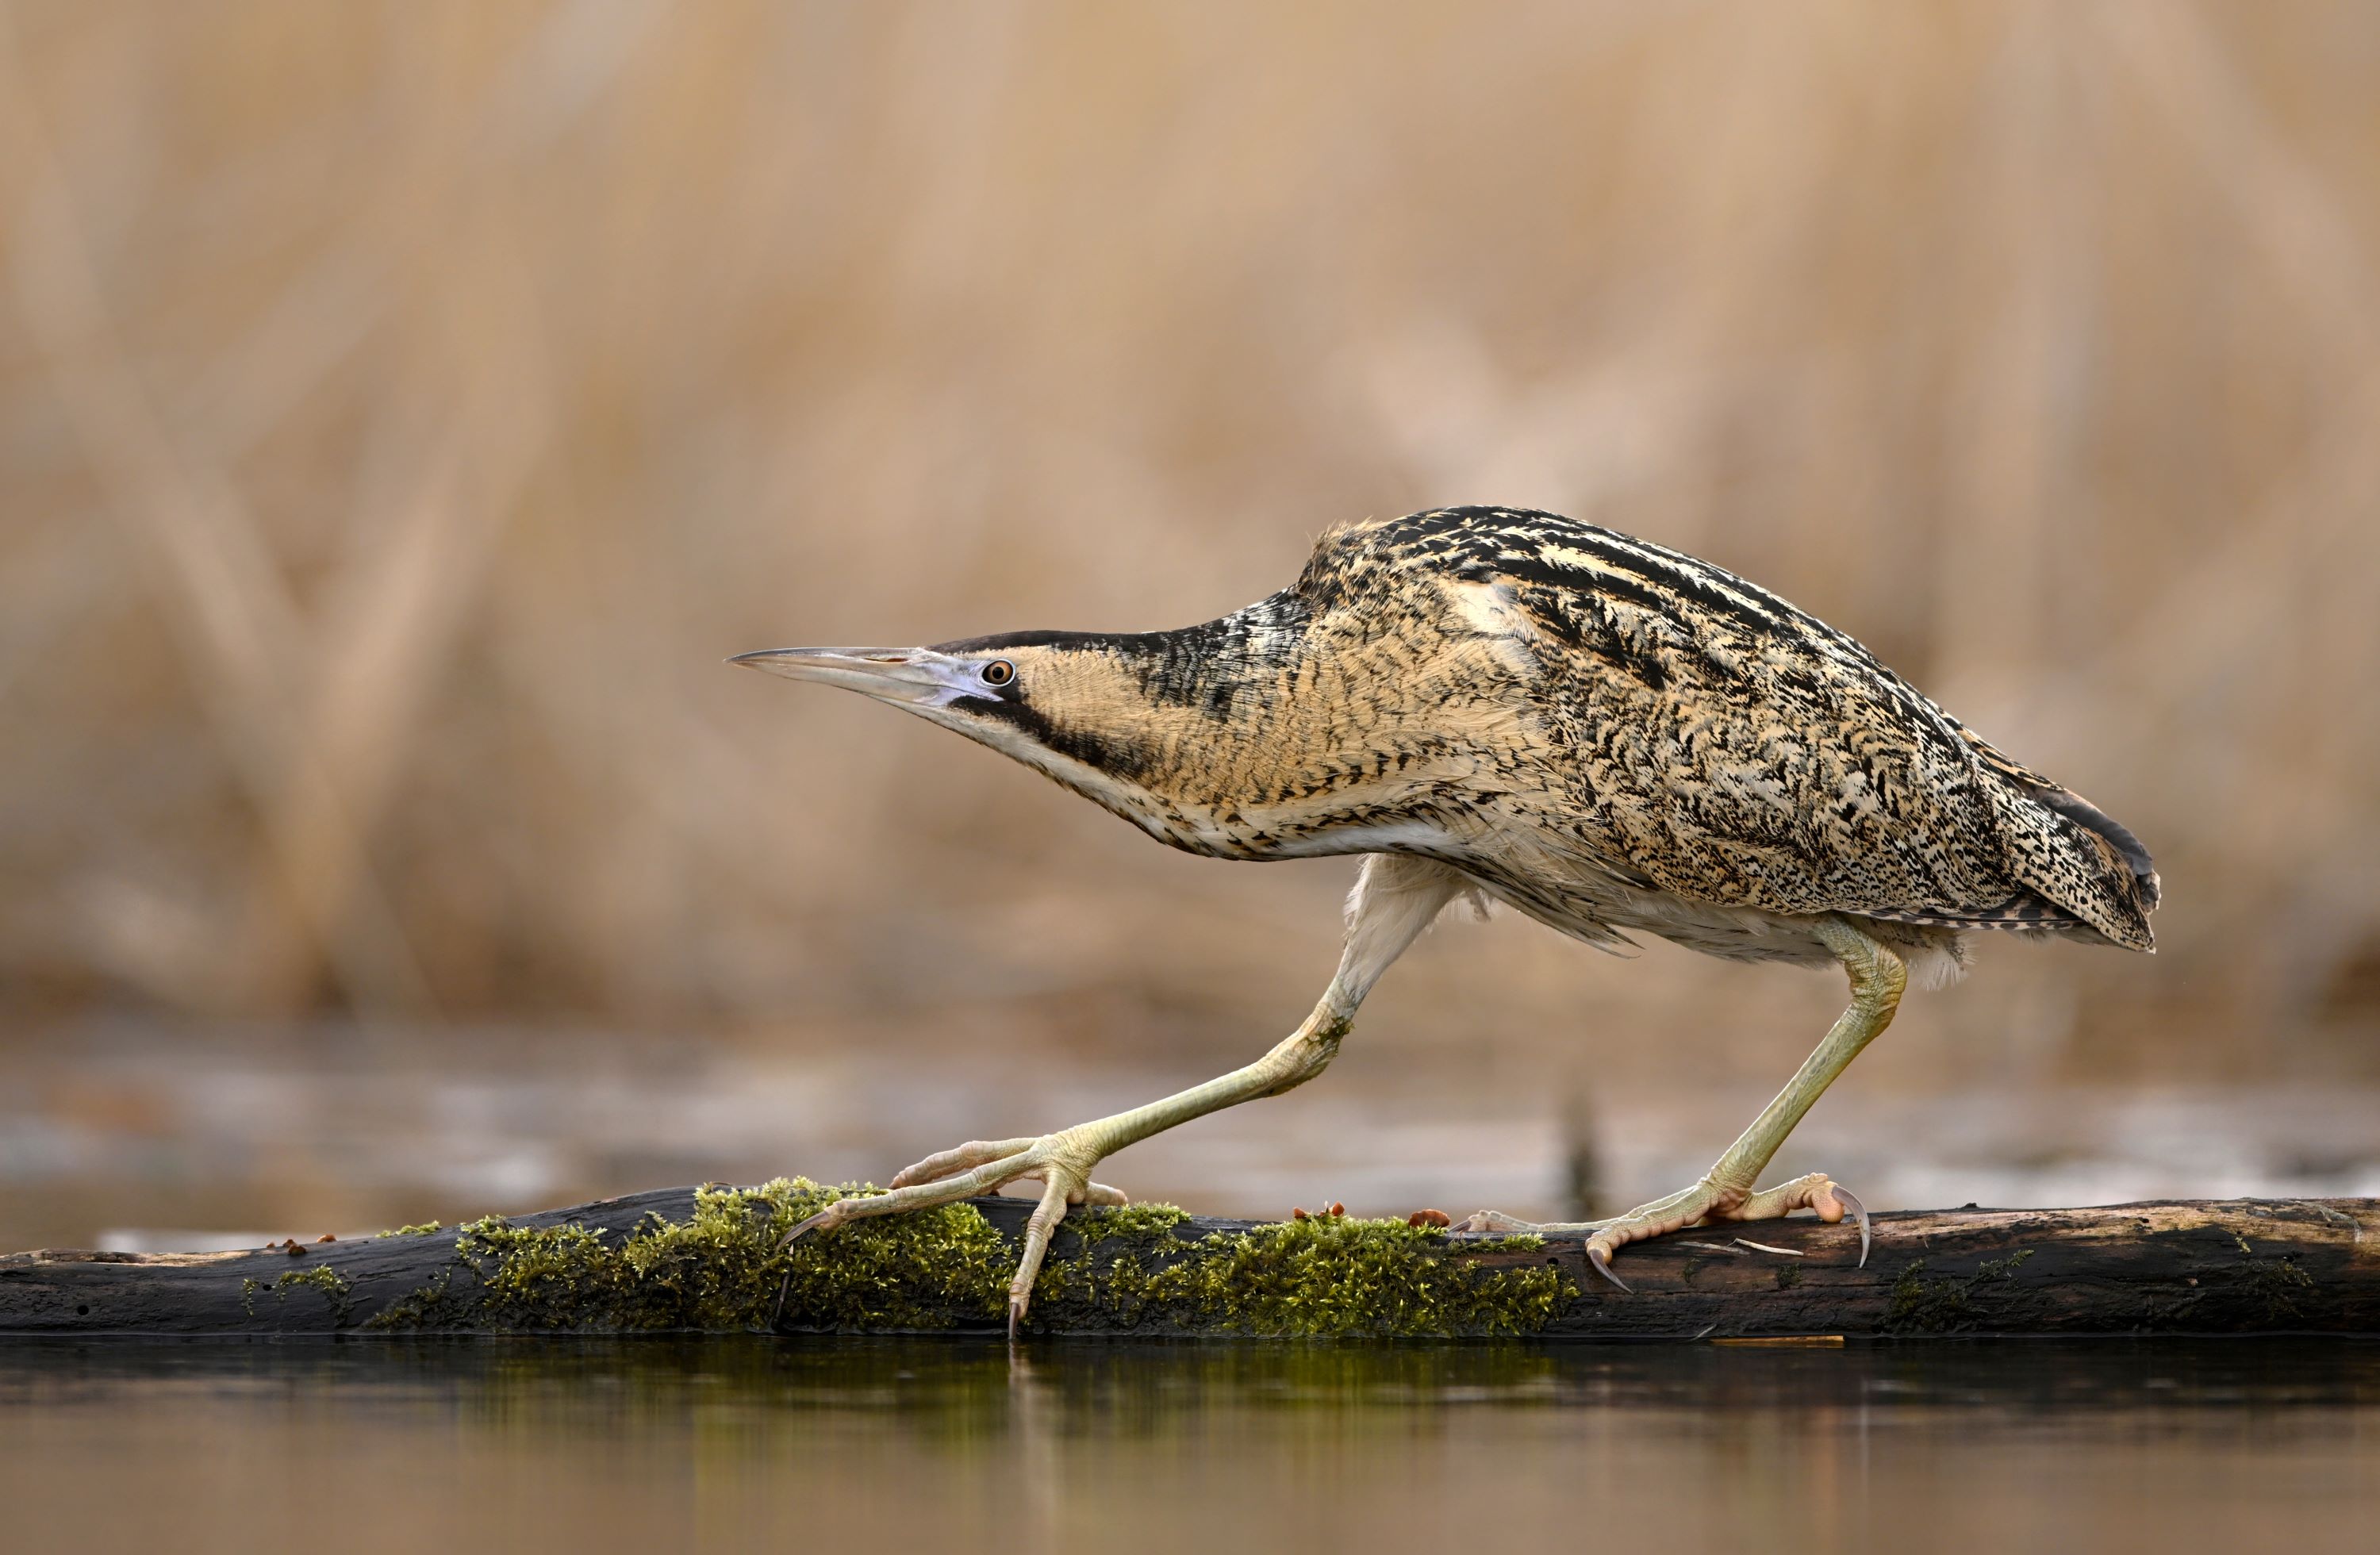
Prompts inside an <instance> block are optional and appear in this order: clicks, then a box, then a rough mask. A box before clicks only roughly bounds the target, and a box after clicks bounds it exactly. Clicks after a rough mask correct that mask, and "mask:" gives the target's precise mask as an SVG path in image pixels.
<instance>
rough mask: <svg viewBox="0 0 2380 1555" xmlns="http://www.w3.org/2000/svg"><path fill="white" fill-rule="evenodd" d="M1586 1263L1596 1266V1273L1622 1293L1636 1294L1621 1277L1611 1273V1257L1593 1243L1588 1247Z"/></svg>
mask: <svg viewBox="0 0 2380 1555" xmlns="http://www.w3.org/2000/svg"><path fill="white" fill-rule="evenodd" d="M1586 1261H1587V1262H1589V1263H1591V1264H1593V1265H1594V1266H1595V1271H1596V1272H1597V1274H1600V1275H1602V1276H1603V1277H1604V1278H1605V1279H1606V1280H1609V1281H1610V1282H1612V1283H1613V1284H1615V1285H1617V1286H1619V1287H1620V1288H1621V1290H1622V1291H1627V1293H1628V1294H1630V1295H1634V1294H1636V1293H1635V1292H1633V1291H1630V1290H1628V1282H1627V1281H1625V1280H1622V1279H1621V1278H1620V1276H1619V1275H1617V1274H1614V1273H1612V1272H1611V1255H1610V1254H1609V1253H1607V1252H1605V1251H1604V1250H1603V1249H1602V1248H1600V1247H1598V1246H1597V1245H1595V1244H1594V1243H1592V1242H1590V1243H1588V1244H1587V1245H1586Z"/></svg>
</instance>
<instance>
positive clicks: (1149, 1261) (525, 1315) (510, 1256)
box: [370, 1179, 1578, 1336]
mask: <svg viewBox="0 0 2380 1555" xmlns="http://www.w3.org/2000/svg"><path fill="white" fill-rule="evenodd" d="M855 1191H859V1192H866V1191H872V1190H865V1189H862V1190H854V1189H850V1188H832V1187H823V1186H820V1184H815V1183H811V1182H807V1181H805V1180H801V1179H794V1180H790V1181H788V1180H783V1179H781V1180H779V1181H777V1182H774V1183H771V1184H767V1185H766V1186H764V1187H760V1188H752V1189H741V1190H737V1189H722V1188H705V1189H703V1190H701V1191H700V1192H698V1194H697V1195H696V1197H695V1206H694V1213H693V1214H692V1216H691V1217H689V1218H688V1219H687V1220H686V1221H684V1222H682V1223H680V1222H672V1221H663V1220H662V1219H661V1218H660V1217H658V1216H648V1217H647V1218H646V1219H645V1221H643V1222H641V1223H640V1224H638V1225H637V1226H635V1227H632V1228H627V1229H626V1231H625V1234H622V1233H620V1232H619V1231H615V1230H613V1229H610V1228H605V1227H601V1226H577V1225H565V1226H553V1227H545V1228H528V1227H522V1226H516V1225H514V1224H512V1223H511V1222H509V1221H504V1220H502V1219H500V1218H496V1217H490V1218H488V1219H485V1220H481V1221H474V1222H472V1223H470V1224H468V1225H465V1226H460V1227H457V1228H456V1232H455V1263H454V1264H453V1265H451V1266H450V1267H449V1268H448V1269H446V1270H441V1271H440V1274H439V1275H438V1277H437V1278H436V1279H435V1280H433V1281H432V1282H431V1283H430V1284H427V1285H425V1286H423V1287H421V1288H420V1289H418V1290H416V1291H413V1292H411V1293H408V1294H407V1295H405V1296H402V1297H400V1298H398V1299H397V1300H396V1301H394V1302H392V1303H390V1304H389V1305H388V1306H386V1307H384V1308H383V1310H382V1311H381V1312H380V1313H378V1314H377V1315H376V1316H375V1317H374V1318H372V1319H371V1321H370V1326H371V1327H374V1328H382V1329H411V1328H469V1329H483V1330H486V1329H495V1330H556V1329H579V1330H635V1329H702V1330H713V1331H717V1330H735V1329H749V1328H766V1327H769V1326H771V1323H772V1321H773V1320H774V1318H775V1316H776V1314H777V1311H778V1294H779V1291H780V1290H781V1289H782V1290H783V1293H784V1305H783V1314H784V1317H785V1319H786V1320H787V1321H788V1322H789V1323H791V1324H796V1325H798V1326H800V1327H802V1328H806V1329H832V1330H854V1331H871V1330H872V1331H886V1330H903V1329H948V1328H950V1327H952V1326H953V1323H954V1322H957V1323H967V1322H977V1323H980V1324H982V1325H983V1326H985V1327H994V1326H997V1325H998V1323H999V1322H1000V1321H1001V1319H1002V1317H1003V1315H1004V1313H1005V1311H1006V1306H1007V1298H1008V1282H1009V1278H1010V1276H1011V1274H1012V1273H1013V1272H1014V1268H1015V1259H1016V1247H1015V1245H1014V1243H1012V1242H1010V1241H1009V1240H1008V1239H1007V1238H1005V1237H1003V1236H1002V1235H1001V1234H1000V1233H999V1232H997V1231H995V1230H994V1229H993V1228H992V1226H991V1224H990V1222H989V1221H986V1220H985V1219H984V1218H983V1216H982V1215H981V1214H979V1213H978V1212H977V1210H976V1209H975V1208H974V1207H973V1206H971V1205H965V1204H956V1205H950V1206H946V1207H944V1208H942V1209H929V1210H924V1211H921V1212H918V1213H917V1214H910V1215H888V1216H884V1217H882V1218H880V1219H869V1220H864V1221H853V1222H851V1223H850V1224H848V1225H845V1226H844V1227H842V1228H840V1229H839V1230H837V1231H836V1232H835V1233H833V1234H832V1236H818V1237H805V1238H803V1239H802V1240H801V1241H799V1242H796V1243H795V1244H793V1245H792V1246H791V1247H790V1248H788V1247H786V1246H785V1245H783V1239H784V1234H785V1233H786V1232H787V1231H789V1230H791V1229H792V1228H793V1227H794V1226H795V1224H797V1223H798V1222H799V1221H802V1220H804V1219H806V1218H807V1217H808V1216H810V1215H812V1214H814V1213H816V1212H817V1211H818V1210H820V1209H823V1208H824V1207H825V1206H827V1205H829V1204H831V1203H832V1202H834V1201H835V1200H836V1199H838V1198H841V1197H845V1196H846V1195H848V1194H850V1193H853V1192H855ZM1188 1220H1189V1217H1188V1216H1187V1215H1185V1214H1184V1212H1183V1211H1181V1210H1180V1209H1174V1208H1173V1207H1172V1206H1170V1205H1135V1206H1132V1207H1129V1208H1124V1209H1088V1210H1082V1211H1078V1212H1077V1213H1075V1215H1073V1216H1070V1217H1069V1218H1068V1219H1067V1221H1065V1223H1064V1226H1063V1227H1062V1231H1061V1235H1060V1242H1059V1246H1060V1248H1061V1249H1062V1250H1063V1251H1064V1254H1065V1256H1063V1257H1052V1258H1051V1259H1050V1263H1049V1264H1048V1266H1047V1267H1046V1268H1045V1269H1044V1270H1043V1271H1042V1275H1041V1278H1040V1281H1039V1282H1038V1285H1037V1287H1036V1291H1035V1297H1034V1304H1033V1310H1034V1314H1035V1316H1036V1317H1038V1318H1045V1319H1046V1318H1051V1317H1059V1318H1062V1319H1063V1326H1066V1327H1068V1328H1094V1329H1099V1328H1104V1329H1116V1330H1132V1329H1137V1330H1147V1331H1157V1332H1166V1331H1173V1332H1183V1331H1195V1332H1235V1333H1247V1334H1266V1335H1303V1336H1337V1335H1358V1334H1382V1335H1392V1334H1447V1333H1475V1334H1512V1333H1528V1332H1533V1331H1535V1330H1537V1329H1540V1328H1543V1327H1544V1326H1545V1325H1546V1323H1547V1322H1548V1321H1550V1320H1551V1319H1552V1318H1554V1317H1555V1316H1557V1315H1558V1314H1559V1313H1560V1311H1561V1310H1562V1308H1563V1306H1565V1305H1566V1304H1567V1303H1568V1302H1569V1301H1570V1300H1571V1299H1572V1298H1573V1297H1574V1296H1576V1295H1577V1294H1578V1291H1577V1287H1576V1285H1575V1284H1574V1283H1573V1282H1571V1281H1570V1280H1569V1279H1567V1278H1566V1277H1565V1276H1564V1275H1563V1274H1562V1273H1561V1272H1560V1270H1558V1269H1556V1268H1554V1267H1553V1266H1552V1265H1551V1264H1549V1263H1548V1264H1536V1263H1532V1264H1529V1265H1527V1266H1524V1267H1520V1268H1494V1267H1489V1266H1488V1265H1485V1264H1481V1263H1478V1262H1475V1260H1474V1259H1473V1258H1471V1257H1463V1256H1461V1255H1457V1254H1455V1253H1454V1252H1453V1251H1452V1249H1451V1245H1449V1244H1448V1243H1447V1241H1446V1238H1445V1234H1444V1233H1442V1232H1439V1231H1436V1230H1432V1229H1429V1228H1427V1227H1414V1226H1408V1225H1406V1224H1405V1223H1404V1222H1403V1221H1360V1220H1350V1219H1346V1218H1343V1217H1317V1218H1316V1219H1313V1220H1309V1221H1292V1222H1290V1223H1288V1224H1285V1225H1272V1226H1258V1227H1256V1228H1254V1229H1253V1230H1251V1231H1248V1232H1245V1233H1219V1234H1216V1235H1212V1236H1206V1237H1198V1238H1191V1237H1187V1236H1184V1234H1182V1232H1181V1228H1182V1227H1183V1226H1184V1224H1185V1223H1186V1222H1187V1221H1188ZM1539 1245H1541V1244H1540V1243H1539V1242H1538V1241H1537V1239H1536V1238H1534V1237H1526V1238H1522V1237H1515V1238H1510V1239H1506V1240H1504V1241H1501V1242H1499V1243H1495V1244H1491V1246H1493V1247H1494V1248H1496V1249H1498V1250H1514V1249H1518V1250H1529V1249H1534V1248H1536V1247H1537V1246H1539ZM458 1272H459V1273H461V1275H462V1276H463V1277H462V1278H456V1277H455V1276H456V1275H457V1273H458Z"/></svg>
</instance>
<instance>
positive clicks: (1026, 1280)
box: [785, 1129, 1131, 1339]
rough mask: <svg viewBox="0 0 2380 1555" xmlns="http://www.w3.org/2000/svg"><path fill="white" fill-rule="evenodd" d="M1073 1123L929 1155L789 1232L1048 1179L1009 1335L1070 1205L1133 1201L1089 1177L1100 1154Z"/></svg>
mask: <svg viewBox="0 0 2380 1555" xmlns="http://www.w3.org/2000/svg"><path fill="white" fill-rule="evenodd" d="M1078 1134H1079V1131H1077V1130H1074V1129H1068V1130H1065V1131H1063V1132H1061V1133H1057V1134H1045V1135H1043V1136H1041V1137H1040V1138H1038V1139H1000V1140H990V1139H977V1140H973V1141H971V1142H969V1143H967V1144H965V1145H961V1146H960V1147H959V1148H957V1149H954V1150H944V1151H942V1152H941V1154H939V1155H930V1156H928V1157H927V1158H926V1159H925V1160H921V1161H919V1162H917V1165H915V1166H912V1167H908V1168H906V1169H905V1170H904V1171H903V1172H901V1173H900V1175H898V1176H896V1177H894V1178H893V1179H892V1187H891V1188H890V1189H889V1190H888V1191H886V1192H884V1193H880V1194H875V1195H871V1196H870V1197H866V1198H839V1199H836V1200H835V1201H834V1202H833V1203H832V1204H830V1205H828V1206H827V1207H826V1208H825V1209H821V1210H820V1211H819V1212H818V1213H817V1214H815V1215H812V1216H811V1217H810V1218H809V1219H808V1220H807V1221H803V1222H802V1223H801V1224H799V1225H797V1226H795V1228H794V1229H793V1230H791V1231H789V1232H787V1233H785V1240H786V1241H787V1242H788V1243H791V1242H792V1241H793V1240H794V1239H795V1237H798V1236H804V1235H807V1234H808V1233H811V1232H814V1231H832V1230H834V1229H835V1228H836V1227H837V1226H841V1225H847V1224H849V1223H850V1222H851V1221H862V1220H867V1219H868V1218H869V1217H870V1216H874V1215H898V1214H902V1213H904V1212H905V1211H907V1210H911V1209H933V1208H934V1207H935V1206H937V1205H941V1204H955V1203H957V1202H958V1201H959V1200H960V1199H963V1198H973V1197H976V1196H977V1195H978V1194H987V1193H991V1192H994V1191H996V1190H998V1189H1000V1188H1003V1187H1006V1186H1007V1185H1008V1184H1011V1183H1014V1182H1019V1181H1021V1180H1023V1179H1025V1178H1028V1177H1031V1178H1038V1179H1039V1180H1040V1182H1041V1183H1042V1184H1044V1188H1043V1192H1042V1195H1041V1202H1040V1204H1039V1205H1038V1206H1037V1207H1036V1208H1035V1209H1034V1211H1033V1218H1032V1219H1031V1220H1029V1221H1026V1223H1025V1256H1024V1257H1022V1258H1020V1259H1018V1260H1017V1266H1016V1278H1015V1279H1014V1280H1012V1281H1010V1282H1009V1285H1008V1336H1009V1337H1010V1338H1011V1339H1014V1338H1015V1337H1016V1325H1017V1323H1018V1322H1019V1321H1021V1320H1022V1319H1023V1318H1024V1317H1025V1309H1026V1306H1027V1305H1028V1304H1029V1303H1030V1302H1031V1301H1032V1298H1033V1281H1034V1278H1035V1276H1037V1275H1038V1274H1039V1273H1040V1272H1041V1259H1042V1257H1043V1256H1044V1255H1046V1254H1047V1253H1048V1252H1049V1251H1050V1233H1052V1232H1054V1231H1056V1230H1057V1229H1058V1222H1059V1221H1062V1220H1064V1219H1065V1218H1066V1206H1068V1205H1070V1204H1128V1203H1130V1202H1131V1200H1130V1199H1128V1198H1126V1197H1124V1196H1123V1194H1122V1193H1121V1192H1119V1191H1117V1190H1116V1189H1114V1188H1111V1187H1109V1186H1107V1185H1106V1184H1101V1183H1094V1182H1092V1181H1091V1168H1092V1166H1093V1165H1095V1164H1096V1163H1097V1162H1098V1160H1099V1155H1098V1153H1097V1152H1096V1151H1095V1150H1093V1149H1092V1148H1089V1147H1088V1146H1087V1145H1086V1144H1085V1143H1084V1142H1083V1141H1082V1140H1081V1139H1080V1138H1079V1137H1078Z"/></svg>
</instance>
